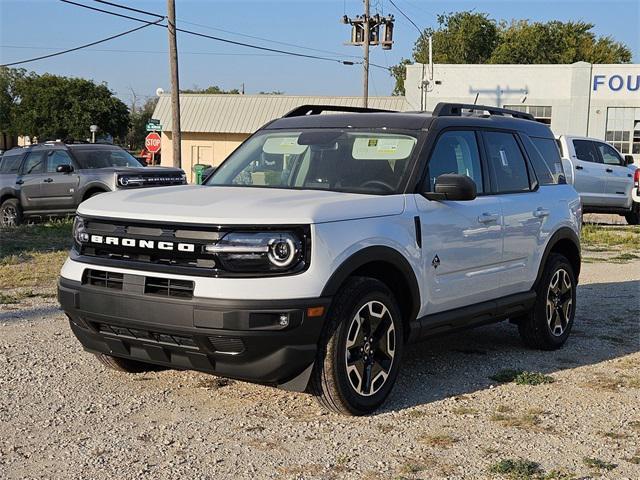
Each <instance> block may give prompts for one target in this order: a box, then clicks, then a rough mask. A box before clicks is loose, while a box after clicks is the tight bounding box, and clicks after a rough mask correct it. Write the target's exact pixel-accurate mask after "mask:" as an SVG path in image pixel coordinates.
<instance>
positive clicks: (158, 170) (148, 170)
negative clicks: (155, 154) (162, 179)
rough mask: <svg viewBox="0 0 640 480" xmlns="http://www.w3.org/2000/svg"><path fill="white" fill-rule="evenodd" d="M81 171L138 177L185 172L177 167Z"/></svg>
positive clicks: (108, 168)
mask: <svg viewBox="0 0 640 480" xmlns="http://www.w3.org/2000/svg"><path fill="white" fill-rule="evenodd" d="M80 170H89V171H92V172H99V173H128V174H131V175H137V174H143V173H146V174H154V175H157V174H163V173H166V174H172V173H173V174H175V173H182V172H183V170H182V169H181V168H175V167H160V166H156V167H104V168H81V169H80Z"/></svg>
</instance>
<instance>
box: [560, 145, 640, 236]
mask: <svg viewBox="0 0 640 480" xmlns="http://www.w3.org/2000/svg"><path fill="white" fill-rule="evenodd" d="M557 141H558V146H559V148H560V153H561V156H562V166H563V168H564V172H565V175H566V179H567V183H570V184H572V185H573V187H574V188H575V189H576V190H577V192H578V193H579V194H580V199H581V200H582V206H583V212H584V213H617V214H620V215H624V217H625V218H626V219H627V223H629V224H630V225H638V224H639V223H640V203H639V202H640V198H639V197H638V183H639V182H640V169H637V167H636V166H635V165H633V157H632V156H631V155H625V156H624V157H623V156H622V155H621V154H620V153H619V152H618V151H617V150H616V149H615V148H613V147H612V146H611V145H609V144H607V143H605V142H603V141H602V140H598V139H595V138H587V137H573V136H568V135H561V136H559V137H557Z"/></svg>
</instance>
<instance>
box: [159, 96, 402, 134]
mask: <svg viewBox="0 0 640 480" xmlns="http://www.w3.org/2000/svg"><path fill="white" fill-rule="evenodd" d="M311 104H312V105H320V104H327V105H340V106H351V107H359V106H362V97H310V96H293V95H232V94H221V95H207V94H182V95H180V110H181V113H180V126H181V129H182V131H183V132H206V133H253V132H255V131H256V130H258V129H259V128H260V127H261V126H263V125H264V124H265V123H267V122H269V121H270V120H273V119H275V118H279V117H281V116H282V115H284V114H285V113H287V112H288V111H290V110H293V109H294V108H295V107H298V106H300V105H311ZM369 107H371V108H380V109H384V110H397V111H404V110H406V109H407V108H408V104H407V103H406V100H405V98H404V97H369ZM153 118H157V119H159V120H160V125H162V130H163V131H171V96H170V95H161V96H160V99H159V100H158V104H157V105H156V109H155V110H154V112H153Z"/></svg>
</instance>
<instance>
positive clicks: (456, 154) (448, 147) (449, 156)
mask: <svg viewBox="0 0 640 480" xmlns="http://www.w3.org/2000/svg"><path fill="white" fill-rule="evenodd" d="M445 173H459V174H461V175H466V176H467V177H470V178H471V179H472V180H473V181H474V182H475V183H476V190H477V192H478V193H482V192H484V186H483V183H482V167H481V164H480V152H479V150H478V143H477V142H476V134H475V133H474V132H473V131H469V130H464V131H462V130H461V131H448V132H445V133H443V134H442V135H441V136H440V138H438V142H437V143H436V146H435V148H434V150H433V153H432V154H431V158H430V159H429V189H430V191H433V190H434V188H435V183H436V178H438V177H439V176H440V175H443V174H445Z"/></svg>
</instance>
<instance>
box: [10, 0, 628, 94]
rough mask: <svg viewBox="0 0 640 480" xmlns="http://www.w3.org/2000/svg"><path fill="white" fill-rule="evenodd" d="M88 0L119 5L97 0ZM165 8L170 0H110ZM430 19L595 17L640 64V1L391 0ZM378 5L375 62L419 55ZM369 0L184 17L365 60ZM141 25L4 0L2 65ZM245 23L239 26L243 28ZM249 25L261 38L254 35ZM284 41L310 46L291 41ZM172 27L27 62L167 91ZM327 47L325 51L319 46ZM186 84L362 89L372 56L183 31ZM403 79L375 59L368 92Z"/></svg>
mask: <svg viewBox="0 0 640 480" xmlns="http://www.w3.org/2000/svg"><path fill="white" fill-rule="evenodd" d="M75 1H76V2H78V3H83V4H86V5H91V6H95V7H98V8H105V9H111V10H112V11H119V12H122V13H125V14H127V13H128V14H130V15H133V16H137V17H139V18H146V19H150V18H151V17H145V16H144V15H141V14H137V13H131V12H125V11H122V10H117V9H114V8H112V7H108V6H106V5H103V4H99V3H96V2H94V1H92V0H75ZM112 1H114V2H116V3H120V4H122V5H127V6H130V7H134V8H138V9H141V10H145V11H152V12H158V13H160V14H165V12H166V1H165V0H139V1H134V0H112ZM393 2H394V3H395V4H396V5H397V7H399V8H400V9H401V10H402V11H403V12H404V13H405V14H406V15H408V16H409V17H410V18H411V19H412V20H413V22H414V23H415V24H417V25H418V26H419V27H420V28H424V27H428V26H435V24H436V15H437V14H440V13H444V12H451V11H459V10H471V9H473V10H475V11H478V12H486V13H488V14H489V15H490V16H491V17H492V18H495V19H506V20H510V19H523V18H526V19H530V20H534V21H535V20H539V21H548V20H562V21H569V20H573V21H577V20H582V21H586V22H590V23H593V24H595V28H594V31H595V33H596V34H598V35H610V36H612V37H614V38H615V39H616V40H618V41H622V42H624V43H625V44H627V46H629V47H630V48H631V49H632V51H633V62H634V63H640V29H639V28H638V26H639V25H640V0H501V1H495V0H473V1H472V0H447V1H434V0H393ZM371 5H372V7H371V10H372V13H375V12H380V13H384V14H388V13H391V14H393V15H394V16H395V18H396V23H395V30H394V41H395V42H394V45H393V49H392V50H390V51H383V50H381V49H380V47H376V48H372V49H371V62H372V63H376V64H378V65H381V66H390V65H394V64H396V63H398V61H399V60H400V59H401V58H402V57H408V58H410V57H411V52H412V48H413V44H414V42H415V40H416V38H417V36H418V31H417V30H416V28H415V27H414V26H413V25H411V23H410V22H408V21H407V20H406V19H405V18H404V17H403V16H402V14H400V13H399V12H398V10H397V9H396V8H395V7H394V6H393V5H392V4H391V2H390V1H389V0H371ZM362 11H363V2H362V0H322V1H313V0H295V1H294V0H281V1H271V0H263V1H255V0H254V1H249V0H235V1H232V0H176V17H177V24H178V27H180V28H184V29H189V30H195V31H198V32H201V33H205V34H208V35H213V36H219V37H224V38H227V39H230V40H234V41H240V42H247V43H254V44H257V45H261V46H265V47H270V48H276V49H284V50H290V51H295V52H298V53H302V54H308V55H318V56H323V57H329V58H331V59H334V60H335V59H343V60H354V61H359V60H361V58H359V56H360V55H361V54H362V49H361V48H359V47H354V46H347V45H344V42H345V41H347V40H348V39H349V36H350V27H348V26H347V25H343V24H342V23H340V20H341V18H342V16H343V15H344V14H345V13H346V14H347V15H349V16H352V17H353V16H355V15H357V14H361V13H362ZM139 25H141V24H140V23H137V22H135V21H132V20H128V19H125V18H118V17H113V16H109V15H105V14H103V13H99V12H94V11H90V10H87V9H84V8H80V7H77V6H74V5H69V4H65V3H62V2H60V1H58V0H0V64H5V63H10V62H13V61H19V60H23V59H28V58H33V57H36V56H40V55H45V54H49V53H52V52H55V51H57V50H64V49H66V48H72V47H75V46H78V45H82V44H85V43H89V42H92V41H95V40H98V39H102V38H105V37H109V36H111V35H113V34H116V33H120V32H124V31H126V30H130V29H132V28H135V27H137V26H139ZM239 34H240V35H239ZM242 35H251V36H254V37H260V38H262V39H255V38H248V37H246V36H242ZM264 39H268V40H271V41H272V42H284V43H288V44H295V45H296V46H300V47H305V49H301V48H296V47H292V46H289V45H282V44H281V43H272V42H268V41H266V40H264ZM167 44H168V41H167V31H166V29H164V28H160V27H155V26H150V27H147V28H144V29H142V30H140V31H138V32H135V33H133V34H131V35H127V36H124V37H121V38H118V39H115V40H112V41H110V42H107V43H103V44H100V45H97V46H94V47H91V48H88V49H85V50H81V51H77V52H73V53H69V54H65V55H62V56H59V57H55V58H51V59H46V60H40V61H36V62H32V63H26V64H24V65H20V67H23V68H26V69H28V70H33V71H35V72H37V73H45V72H48V73H53V74H58V75H66V76H75V77H84V78H90V79H93V80H95V81H96V82H106V83H107V85H108V86H109V88H111V90H113V91H114V92H115V93H116V95H118V96H119V97H120V98H122V99H123V100H124V101H125V102H126V103H128V104H130V103H131V101H132V98H133V96H134V95H135V97H136V98H137V101H138V102H142V101H144V99H145V98H148V97H149V96H153V95H154V94H155V91H156V89H157V88H163V89H164V90H165V91H169V66H168V54H167V48H168V47H167ZM309 49H317V50H322V52H319V51H316V50H309ZM178 51H179V68H180V86H181V88H193V87H201V88H203V87H207V86H209V85H219V86H220V87H222V88H225V89H232V88H238V89H240V88H241V85H242V84H244V87H245V91H246V93H258V92H260V91H274V90H278V91H283V92H285V93H286V94H291V95H360V94H361V92H362V66H361V65H353V66H347V65H342V64H341V63H339V62H336V61H325V60H313V59H306V58H297V57H291V56H283V55H279V54H275V53H270V52H261V51H257V50H252V49H249V48H244V47H240V46H234V45H229V44H226V43H221V42H218V41H213V40H210V39H205V38H198V37H193V36H190V35H186V34H179V35H178ZM393 84H394V82H393V79H392V78H391V77H390V75H389V73H388V71H387V70H385V69H383V68H376V67H372V68H371V77H370V82H369V89H370V90H369V94H370V95H389V94H390V93H391V91H392V89H393Z"/></svg>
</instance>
